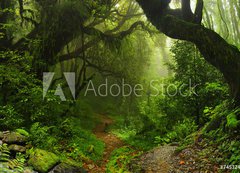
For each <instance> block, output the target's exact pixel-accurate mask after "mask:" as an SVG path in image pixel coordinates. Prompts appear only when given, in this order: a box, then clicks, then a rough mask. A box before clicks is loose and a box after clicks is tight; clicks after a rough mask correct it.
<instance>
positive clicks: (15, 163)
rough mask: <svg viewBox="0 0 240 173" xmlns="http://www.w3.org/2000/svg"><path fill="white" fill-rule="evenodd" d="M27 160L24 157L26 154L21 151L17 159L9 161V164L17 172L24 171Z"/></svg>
mask: <svg viewBox="0 0 240 173" xmlns="http://www.w3.org/2000/svg"><path fill="white" fill-rule="evenodd" d="M25 161H26V159H25V158H24V155H22V154H20V153H19V154H18V155H17V156H16V159H13V160H9V161H8V166H9V168H10V169H12V170H14V171H16V172H23V170H24V164H25Z"/></svg>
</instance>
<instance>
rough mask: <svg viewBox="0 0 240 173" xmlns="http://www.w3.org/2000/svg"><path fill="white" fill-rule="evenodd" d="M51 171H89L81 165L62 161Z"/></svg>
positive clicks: (69, 172)
mask: <svg viewBox="0 0 240 173" xmlns="http://www.w3.org/2000/svg"><path fill="white" fill-rule="evenodd" d="M49 173H87V171H86V170H84V169H83V168H80V167H76V166H72V165H68V164H66V163H60V164H59V165H57V166H56V167H55V168H53V169H52V170H51V171H50V172H49Z"/></svg>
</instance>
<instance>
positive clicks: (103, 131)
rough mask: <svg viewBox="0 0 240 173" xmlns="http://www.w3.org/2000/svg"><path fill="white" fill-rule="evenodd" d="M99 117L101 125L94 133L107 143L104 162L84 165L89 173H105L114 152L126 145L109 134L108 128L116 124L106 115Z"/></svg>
mask: <svg viewBox="0 0 240 173" xmlns="http://www.w3.org/2000/svg"><path fill="white" fill-rule="evenodd" d="M98 117H99V119H100V123H99V124H98V125H97V126H96V127H95V129H94V130H93V132H94V134H95V135H96V137H97V138H98V139H100V140H102V141H103V142H104V143H105V151H104V153H103V158H102V160H100V161H99V162H98V163H93V162H92V163H85V164H84V168H85V169H86V170H87V171H88V172H89V173H105V172H106V165H107V163H108V161H109V158H110V156H111V153H112V152H113V150H115V149H117V148H120V147H123V146H124V145H125V144H124V143H123V141H122V140H120V139H119V138H118V137H116V136H115V135H114V134H112V133H111V132H107V128H108V126H110V125H112V124H113V123H114V122H113V120H112V119H111V118H109V117H107V116H104V115H98Z"/></svg>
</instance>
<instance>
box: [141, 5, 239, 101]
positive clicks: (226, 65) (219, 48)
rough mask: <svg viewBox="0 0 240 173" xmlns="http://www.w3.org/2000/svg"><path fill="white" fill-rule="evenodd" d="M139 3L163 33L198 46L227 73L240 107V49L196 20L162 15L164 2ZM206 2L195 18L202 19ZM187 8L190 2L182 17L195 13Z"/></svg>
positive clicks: (218, 67) (197, 9)
mask: <svg viewBox="0 0 240 173" xmlns="http://www.w3.org/2000/svg"><path fill="white" fill-rule="evenodd" d="M162 1H163V0H162ZM137 2H138V3H139V5H140V6H141V7H142V9H143V11H144V12H145V14H146V16H147V17H148V19H149V20H150V21H151V22H152V24H153V25H154V26H156V28H157V29H158V30H159V31H161V32H163V33H164V34H165V35H167V36H169V37H171V38H174V39H180V40H186V41H190V42H192V43H194V44H195V45H196V47H197V48H198V49H199V51H200V52H201V54H202V55H203V57H204V58H205V60H206V61H207V62H209V63H210V64H212V65H213V66H215V67H216V68H217V69H218V70H219V71H220V72H221V73H222V74H223V76H224V77H225V79H226V81H227V83H228V85H229V87H230V91H231V94H232V98H233V99H234V100H235V102H236V104H237V105H240V52H239V50H238V48H237V47H235V46H233V45H231V44H229V43H227V41H226V40H224V39H223V38H222V37H221V36H220V35H219V34H217V33H216V32H214V31H213V30H210V29H208V28H206V27H204V26H203V25H201V24H199V23H196V22H195V21H194V20H187V19H186V18H180V17H179V16H177V15H172V13H165V14H164V15H163V14H162V13H160V10H161V8H160V7H159V4H160V3H161V1H160V0H158V1H156V0H149V1H147V4H148V5H147V4H146V0H137ZM202 3H203V1H202V0H198V1H197V5H196V11H195V15H198V16H202V9H203V8H202ZM186 6H188V7H190V0H182V9H181V11H182V14H184V13H186V12H187V11H189V10H191V9H190V8H184V7H186ZM156 7H158V9H156ZM152 9H154V10H152ZM157 10H159V13H158V11H157ZM186 10H187V11H186ZM190 13H192V12H190Z"/></svg>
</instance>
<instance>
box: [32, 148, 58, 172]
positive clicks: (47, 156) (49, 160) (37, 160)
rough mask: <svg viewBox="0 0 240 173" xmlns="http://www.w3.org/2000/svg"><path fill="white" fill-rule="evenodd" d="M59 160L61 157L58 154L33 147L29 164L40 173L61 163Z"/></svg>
mask: <svg viewBox="0 0 240 173" xmlns="http://www.w3.org/2000/svg"><path fill="white" fill-rule="evenodd" d="M59 161H60V159H59V157H58V156H57V155H55V154H54V153H51V152H48V151H45V150H41V149H32V151H30V152H29V160H28V164H29V165H30V166H32V167H33V168H34V170H36V171H38V172H40V173H46V172H48V171H49V170H50V169H51V168H53V167H54V166H55V165H56V164H57V163H59Z"/></svg>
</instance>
